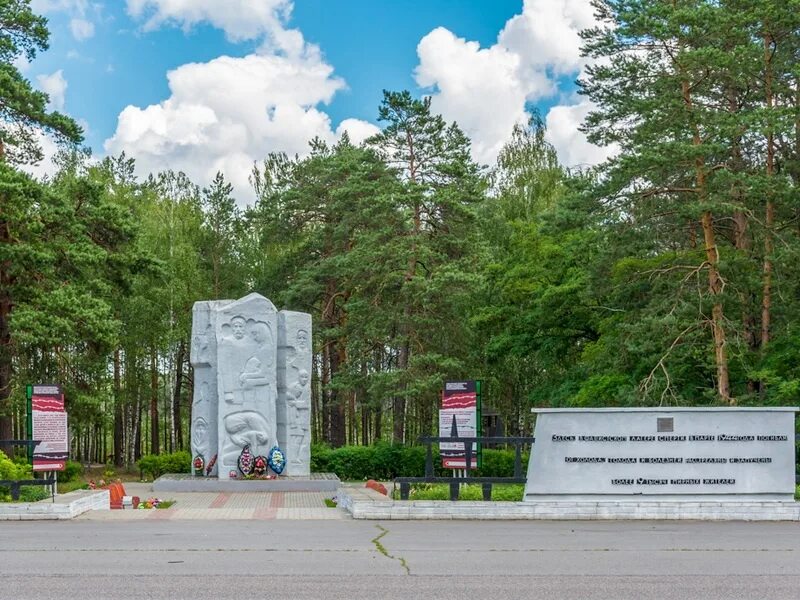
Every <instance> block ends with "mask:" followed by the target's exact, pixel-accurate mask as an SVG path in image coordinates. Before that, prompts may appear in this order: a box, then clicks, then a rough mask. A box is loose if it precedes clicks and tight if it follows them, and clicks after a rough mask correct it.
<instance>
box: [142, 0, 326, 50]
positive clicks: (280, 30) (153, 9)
mask: <svg viewBox="0 0 800 600" xmlns="http://www.w3.org/2000/svg"><path fill="white" fill-rule="evenodd" d="M127 6H128V14H130V15H131V16H132V17H134V18H136V19H146V22H145V25H144V27H145V29H147V30H149V29H155V28H157V27H159V26H161V25H163V24H177V25H178V26H181V27H183V28H185V29H188V28H191V27H193V26H195V25H198V24H200V23H210V24H211V25H213V26H214V27H217V28H219V29H222V30H223V31H224V32H225V34H226V35H227V36H228V38H229V39H231V40H233V41H243V40H255V39H262V38H264V37H265V36H266V38H265V42H266V43H267V44H268V45H269V47H270V48H275V49H278V50H280V51H282V52H287V53H289V54H292V55H296V54H298V53H300V52H302V51H304V50H308V49H313V48H312V47H310V46H308V45H307V44H306V43H305V42H304V41H303V35H302V34H301V33H300V32H299V31H297V30H295V29H287V28H286V27H285V24H286V21H287V20H288V19H289V16H290V15H291V12H292V7H293V2H292V1H291V0H226V1H225V2H220V1H219V0H127Z"/></svg>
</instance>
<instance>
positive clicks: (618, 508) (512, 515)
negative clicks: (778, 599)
mask: <svg viewBox="0 0 800 600" xmlns="http://www.w3.org/2000/svg"><path fill="white" fill-rule="evenodd" d="M338 497H339V504H340V506H343V507H344V508H345V509H346V510H347V511H348V512H350V514H351V515H352V516H353V518H354V519H367V520H469V521H488V520H520V521H522V520H530V521H533V520H541V521H574V520H595V521H611V520H618V521H626V520H627V521H639V520H649V521H657V520H665V521H681V520H692V521H800V502H468V501H458V502H448V501H439V500H428V501H423V500H417V501H401V500H384V501H382V502H376V501H373V500H368V499H365V498H357V497H355V496H353V497H350V496H349V495H348V490H347V489H346V488H342V489H340V490H339V495H338Z"/></svg>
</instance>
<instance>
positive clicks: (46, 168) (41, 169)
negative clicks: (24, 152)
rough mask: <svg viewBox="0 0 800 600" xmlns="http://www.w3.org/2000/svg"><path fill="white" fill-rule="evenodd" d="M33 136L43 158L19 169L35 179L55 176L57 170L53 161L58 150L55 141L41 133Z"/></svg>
mask: <svg viewBox="0 0 800 600" xmlns="http://www.w3.org/2000/svg"><path fill="white" fill-rule="evenodd" d="M35 135H36V142H37V143H38V144H39V147H40V148H41V149H42V156H43V158H42V160H40V161H39V162H37V163H35V164H32V165H31V164H25V165H20V167H19V168H20V169H21V170H23V171H25V172H26V173H28V175H31V176H32V177H35V178H36V179H43V178H45V177H51V176H53V175H55V173H56V171H57V170H58V168H57V167H56V164H55V162H53V159H54V158H55V156H56V154H58V151H59V150H60V148H59V146H58V144H57V143H56V141H55V140H54V139H53V138H52V137H50V136H49V135H46V134H44V133H42V132H37V133H36V134H35Z"/></svg>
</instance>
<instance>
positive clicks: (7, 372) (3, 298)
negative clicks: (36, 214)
mask: <svg viewBox="0 0 800 600" xmlns="http://www.w3.org/2000/svg"><path fill="white" fill-rule="evenodd" d="M1 201H2V199H0V202H1ZM10 243H11V235H10V232H9V229H8V223H6V222H5V221H2V220H0V245H2V244H10ZM10 266H11V265H10V264H9V263H8V261H3V262H2V263H0V440H10V439H12V438H13V435H14V428H13V423H12V417H11V373H12V361H11V327H10V319H11V309H12V307H13V304H12V301H11V284H12V281H11V275H10V274H9V273H8V269H9V267H10Z"/></svg>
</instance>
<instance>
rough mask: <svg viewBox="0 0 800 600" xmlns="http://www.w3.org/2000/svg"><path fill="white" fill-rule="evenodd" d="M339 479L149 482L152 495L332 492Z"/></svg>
mask: <svg viewBox="0 0 800 600" xmlns="http://www.w3.org/2000/svg"><path fill="white" fill-rule="evenodd" d="M339 483H340V482H339V478H338V477H337V476H336V475H334V474H333V473H312V474H311V475H310V476H309V477H278V478H276V479H217V478H216V477H193V476H192V475H189V474H168V475H162V476H161V477H159V478H158V479H156V480H155V481H154V482H153V491H154V492H237V493H242V492H335V491H336V490H338V489H339Z"/></svg>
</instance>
